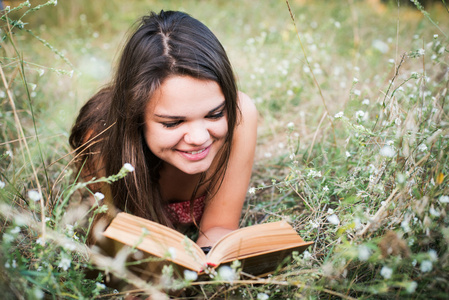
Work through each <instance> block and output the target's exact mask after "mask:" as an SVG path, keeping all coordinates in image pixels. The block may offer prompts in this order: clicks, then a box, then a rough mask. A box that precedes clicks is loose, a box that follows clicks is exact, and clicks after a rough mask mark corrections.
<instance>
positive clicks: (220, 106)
mask: <svg viewBox="0 0 449 300" xmlns="http://www.w3.org/2000/svg"><path fill="white" fill-rule="evenodd" d="M225 104H226V101H223V102H222V103H221V104H220V105H218V106H217V107H215V108H213V109H211V110H210V111H209V112H208V114H211V113H213V112H215V111H217V110H219V109H221V108H222V107H223V106H225ZM154 115H155V116H156V117H158V118H163V119H171V120H182V119H185V117H184V116H170V115H159V114H154Z"/></svg>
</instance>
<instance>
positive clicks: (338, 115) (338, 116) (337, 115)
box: [334, 111, 344, 119]
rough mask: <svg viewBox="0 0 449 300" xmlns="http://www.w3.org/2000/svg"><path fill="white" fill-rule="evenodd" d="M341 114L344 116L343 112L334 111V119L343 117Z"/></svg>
mask: <svg viewBox="0 0 449 300" xmlns="http://www.w3.org/2000/svg"><path fill="white" fill-rule="evenodd" d="M343 116H344V114H343V112H342V111H341V112H339V113H336V114H335V116H334V118H335V119H340V118H343Z"/></svg>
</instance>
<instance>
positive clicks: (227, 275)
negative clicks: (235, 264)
mask: <svg viewBox="0 0 449 300" xmlns="http://www.w3.org/2000/svg"><path fill="white" fill-rule="evenodd" d="M218 276H220V278H221V279H222V280H225V281H234V280H236V279H237V277H238V276H237V274H236V273H235V272H234V270H233V269H232V268H231V267H230V266H226V265H225V266H221V267H220V268H219V269H218Z"/></svg>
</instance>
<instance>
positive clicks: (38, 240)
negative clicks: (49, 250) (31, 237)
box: [36, 237, 45, 246]
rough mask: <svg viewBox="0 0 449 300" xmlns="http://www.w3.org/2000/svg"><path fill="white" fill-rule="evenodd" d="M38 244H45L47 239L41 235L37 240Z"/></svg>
mask: <svg viewBox="0 0 449 300" xmlns="http://www.w3.org/2000/svg"><path fill="white" fill-rule="evenodd" d="M36 244H38V245H41V246H45V240H44V239H43V238H42V237H39V238H38V239H37V240H36Z"/></svg>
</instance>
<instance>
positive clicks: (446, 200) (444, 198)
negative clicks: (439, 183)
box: [438, 195, 449, 203]
mask: <svg viewBox="0 0 449 300" xmlns="http://www.w3.org/2000/svg"><path fill="white" fill-rule="evenodd" d="M438 200H439V201H440V202H441V203H449V196H446V195H443V196H441V197H440V199H438Z"/></svg>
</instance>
